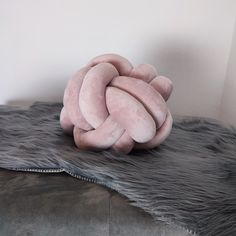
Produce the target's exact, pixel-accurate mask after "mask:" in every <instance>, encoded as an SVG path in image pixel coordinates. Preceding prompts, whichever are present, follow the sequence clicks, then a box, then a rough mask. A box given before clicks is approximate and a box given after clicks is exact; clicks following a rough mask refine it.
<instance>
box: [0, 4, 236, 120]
mask: <svg viewBox="0 0 236 236" xmlns="http://www.w3.org/2000/svg"><path fill="white" fill-rule="evenodd" d="M235 14H236V1H235V0H224V1H222V0H149V1H147V0H139V1H137V0H119V1H112V0H99V1H92V0H40V1H36V0H21V1H18V0H5V1H4V0H2V1H0V86H1V90H0V104H2V103H18V102H21V101H23V102H27V101H35V100H43V101H61V99H62V95H63V90H64V87H65V85H66V82H67V80H68V79H69V78H70V77H71V75H72V74H73V73H74V72H75V71H76V70H77V69H78V68H80V67H81V66H83V65H84V64H85V63H86V62H87V61H88V60H89V59H90V58H91V57H93V56H95V55H98V54H101V53H106V52H114V53H119V54H121V55H123V56H125V57H127V58H129V59H130V60H131V61H132V62H134V63H142V62H148V63H153V64H154V65H155V66H156V67H157V68H158V70H159V72H160V73H161V74H164V75H166V76H169V77H170V78H171V79H172V80H173V82H174V87H175V89H174V93H173V95H172V97H171V100H170V103H169V104H170V107H171V109H172V112H173V113H176V114H185V115H199V116H211V117H217V116H218V113H219V109H220V102H221V95H222V91H223V90H222V89H223V84H224V79H225V74H226V68H227V61H228V57H229V53H230V45H231V41H232V36H233V26H234V21H235Z"/></svg>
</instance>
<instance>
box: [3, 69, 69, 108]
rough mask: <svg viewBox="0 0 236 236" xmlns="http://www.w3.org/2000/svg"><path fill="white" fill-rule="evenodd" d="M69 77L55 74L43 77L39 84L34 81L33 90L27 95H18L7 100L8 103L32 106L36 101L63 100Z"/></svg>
mask: <svg viewBox="0 0 236 236" xmlns="http://www.w3.org/2000/svg"><path fill="white" fill-rule="evenodd" d="M58 70H59V69H58ZM58 70H57V71H58ZM69 79H70V76H68V78H66V76H65V77H61V78H54V77H53V76H52V77H47V78H42V79H41V80H38V81H37V82H38V83H37V84H36V83H34V85H33V86H34V87H32V91H33V92H32V91H31V92H30V93H29V94H26V95H25V96H20V98H17V97H16V98H12V99H10V100H7V102H6V104H7V105H12V106H30V105H32V104H33V103H34V102H36V101H41V102H62V100H63V94H64V89H65V86H66V83H67V81H68V80H69ZM29 89H30V88H29Z"/></svg>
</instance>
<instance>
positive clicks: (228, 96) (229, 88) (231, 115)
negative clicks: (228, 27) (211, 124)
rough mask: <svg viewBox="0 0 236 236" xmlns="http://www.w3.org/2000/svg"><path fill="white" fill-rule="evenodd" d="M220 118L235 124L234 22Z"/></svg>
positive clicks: (235, 42) (235, 64)
mask: <svg viewBox="0 0 236 236" xmlns="http://www.w3.org/2000/svg"><path fill="white" fill-rule="evenodd" d="M220 118H221V119H222V120H223V121H225V122H226V123H229V124H231V125H234V126H236V23H235V30H234V37H233V40H232V46H231V54H230V58H229V62H228V70H227V76H226V81H225V87H224V93H223V96H222V104H221V114H220Z"/></svg>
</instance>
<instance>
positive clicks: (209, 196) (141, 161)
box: [0, 103, 236, 236]
mask: <svg viewBox="0 0 236 236" xmlns="http://www.w3.org/2000/svg"><path fill="white" fill-rule="evenodd" d="M61 108H62V104H59V103H35V104H34V105H33V106H31V108H30V109H28V110H24V109H20V108H10V107H7V106H1V107H0V167H1V168H5V169H14V170H26V169H28V168H29V169H31V171H40V170H44V169H45V170H48V171H57V172H62V171H65V172H67V173H69V174H70V175H72V176H74V177H85V178H84V179H87V180H88V181H94V182H96V183H99V184H102V185H105V186H107V187H109V188H111V189H114V190H116V191H118V192H119V193H121V194H122V195H125V196H126V197H127V198H128V199H129V200H130V203H131V204H133V205H135V206H138V207H140V208H142V209H143V210H145V211H146V212H148V213H150V214H151V215H152V216H153V217H154V218H155V219H158V220H163V221H165V222H167V223H174V224H177V225H179V226H181V227H184V228H185V229H187V230H189V231H190V232H192V233H193V234H196V235H199V236H201V235H204V236H208V235H209V236H228V235H229V236H233V235H236V131H235V130H234V129H233V128H226V127H224V126H222V125H220V124H219V123H217V122H216V121H214V120H209V119H201V118H184V119H179V120H178V119H175V122H174V125H173V129H172V132H171V135H170V136H169V137H168V139H167V140H166V141H165V142H164V143H163V144H162V145H160V146H159V147H158V148H156V149H154V150H150V151H139V152H138V151H133V152H132V153H131V154H130V155H118V154H115V153H112V152H110V151H103V152H85V151H80V150H78V149H77V148H76V147H75V145H74V142H73V138H72V137H69V136H66V135H65V134H63V132H62V129H61V128H60V125H59V112H60V110H61Z"/></svg>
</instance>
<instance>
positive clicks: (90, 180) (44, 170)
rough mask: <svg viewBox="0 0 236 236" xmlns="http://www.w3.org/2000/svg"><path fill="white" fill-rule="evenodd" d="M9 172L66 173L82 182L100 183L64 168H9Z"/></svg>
mask: <svg viewBox="0 0 236 236" xmlns="http://www.w3.org/2000/svg"><path fill="white" fill-rule="evenodd" d="M8 169H9V170H15V171H25V172H37V173H50V174H52V173H61V172H66V173H68V174H69V175H71V176H73V177H75V178H77V179H80V180H84V181H88V182H91V183H98V181H97V180H96V179H93V178H89V177H85V176H82V175H77V174H74V173H72V172H70V171H68V170H65V169H64V168H51V169H42V168H8Z"/></svg>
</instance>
